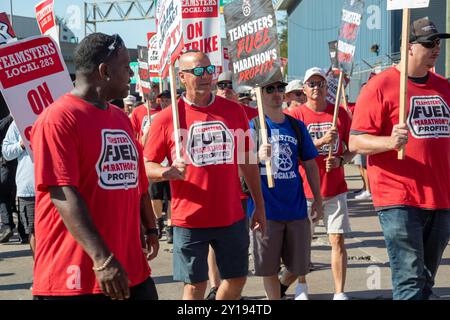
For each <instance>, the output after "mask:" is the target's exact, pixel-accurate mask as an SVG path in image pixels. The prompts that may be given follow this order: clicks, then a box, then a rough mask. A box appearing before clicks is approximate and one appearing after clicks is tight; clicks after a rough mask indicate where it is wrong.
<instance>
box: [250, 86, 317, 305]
mask: <svg viewBox="0 0 450 320" xmlns="http://www.w3.org/2000/svg"><path fill="white" fill-rule="evenodd" d="M285 89H286V83H284V82H282V81H278V82H275V83H272V84H269V85H267V86H265V87H263V88H262V101H263V106H264V114H265V121H266V124H267V133H268V137H269V143H268V144H261V145H259V142H258V141H259V139H258V137H257V136H256V135H259V134H260V133H259V132H257V131H256V132H254V135H255V139H254V140H255V141H257V143H256V145H257V147H258V159H259V160H268V159H272V171H273V172H272V173H273V177H274V182H275V187H274V188H271V189H269V187H268V184H267V176H266V175H265V174H261V186H262V190H263V194H264V202H265V207H266V215H267V232H266V235H265V236H262V235H261V234H259V233H255V232H253V233H252V242H253V256H254V261H255V275H257V276H260V277H263V283H264V289H265V292H266V295H267V298H268V299H270V300H279V299H280V297H281V290H280V281H279V280H278V271H279V268H280V261H283V263H284V265H285V267H286V269H287V270H289V272H290V274H292V275H293V277H294V280H295V278H296V277H298V276H304V275H306V274H307V273H308V270H309V261H310V252H311V232H310V230H311V226H310V221H309V219H308V213H307V205H306V198H305V193H304V190H303V189H304V187H303V185H302V180H301V177H300V173H299V163H301V166H302V167H303V168H304V170H305V172H306V175H307V177H306V179H307V181H308V183H309V184H310V185H311V189H312V190H313V193H314V195H315V196H314V201H313V204H312V208H313V212H314V213H313V215H314V217H313V219H314V221H316V220H317V221H318V220H319V219H320V218H321V217H322V197H321V195H320V179H319V169H318V168H317V164H316V161H315V160H314V159H315V157H316V156H317V150H316V148H315V146H314V144H313V141H312V140H311V137H310V136H309V134H308V131H307V129H306V126H305V124H304V123H302V122H301V121H298V120H297V119H294V118H292V117H290V116H288V115H286V114H284V113H283V109H282V104H283V101H284V92H285ZM255 121H256V120H252V121H250V127H251V128H252V129H259V128H258V122H255ZM259 127H260V126H259ZM264 168H265V166H264V165H263V164H261V172H264V171H263V170H264ZM253 208H254V201H253V198H250V199H249V201H248V214H249V215H250V216H251V213H252V211H253Z"/></svg>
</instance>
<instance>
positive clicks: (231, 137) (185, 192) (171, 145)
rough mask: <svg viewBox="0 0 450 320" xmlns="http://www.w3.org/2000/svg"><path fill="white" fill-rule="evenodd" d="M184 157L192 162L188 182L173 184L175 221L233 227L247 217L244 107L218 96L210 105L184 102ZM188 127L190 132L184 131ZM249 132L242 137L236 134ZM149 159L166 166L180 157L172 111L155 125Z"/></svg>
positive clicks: (181, 115) (190, 225) (181, 103)
mask: <svg viewBox="0 0 450 320" xmlns="http://www.w3.org/2000/svg"><path fill="white" fill-rule="evenodd" d="M178 110H179V111H178V112H179V120H180V128H181V129H182V130H181V131H182V141H183V142H182V147H183V151H182V153H183V155H184V156H183V158H184V160H185V161H186V163H188V166H187V173H186V178H185V180H183V181H170V188H171V192H172V202H171V205H172V223H173V224H174V225H176V226H180V227H186V228H209V227H224V226H230V225H232V224H233V223H235V222H237V221H239V220H241V219H242V218H244V213H243V210H242V206H241V202H240V194H241V185H240V181H239V176H238V165H237V155H238V152H240V153H242V152H243V151H245V152H247V151H248V150H249V148H250V146H249V142H248V138H249V137H250V136H249V135H248V132H247V130H248V128H249V125H248V120H247V117H246V115H245V113H244V112H243V109H242V107H241V106H240V105H239V104H237V103H236V102H233V101H231V100H228V99H225V98H221V97H218V96H216V97H215V100H214V101H213V102H212V104H210V105H209V106H206V107H197V106H193V105H190V104H189V103H188V102H187V101H185V100H184V99H183V98H182V99H179V100H178ZM183 129H184V130H183ZM238 129H239V131H241V132H247V138H246V139H239V138H238V136H239V135H235V134H234V130H238ZM147 141H151V143H146V145H145V147H144V157H145V158H146V159H147V160H149V161H151V162H156V163H160V162H162V161H163V160H164V158H165V157H167V159H168V160H169V163H172V161H173V160H174V156H175V141H174V138H173V122H172V109H171V108H166V109H164V110H162V111H161V112H160V113H159V114H158V116H157V117H156V118H155V119H154V122H153V124H152V125H151V126H150V132H149V136H148V140H147Z"/></svg>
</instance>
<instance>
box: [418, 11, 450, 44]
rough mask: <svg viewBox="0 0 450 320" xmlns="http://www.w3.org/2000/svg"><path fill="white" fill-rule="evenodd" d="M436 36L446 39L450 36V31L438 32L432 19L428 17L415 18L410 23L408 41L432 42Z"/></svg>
mask: <svg viewBox="0 0 450 320" xmlns="http://www.w3.org/2000/svg"><path fill="white" fill-rule="evenodd" d="M438 38H439V39H448V38H450V33H440V32H439V31H438V30H437V28H436V25H435V24H434V23H433V21H431V20H429V19H428V18H426V17H425V18H420V19H417V20H415V21H413V23H412V24H411V30H410V33H409V42H410V43H424V42H425V43H426V42H432V41H434V40H436V39H438Z"/></svg>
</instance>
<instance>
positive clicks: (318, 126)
mask: <svg viewBox="0 0 450 320" xmlns="http://www.w3.org/2000/svg"><path fill="white" fill-rule="evenodd" d="M332 126H333V124H332V123H331V122H323V123H311V124H309V125H308V132H309V135H310V136H311V138H312V140H313V141H314V140H316V139H320V138H322V137H323V136H325V134H326V133H327V131H328V130H330V128H331V127H332ZM339 140H340V139H339V138H338V139H337V140H336V142H335V143H334V145H333V153H336V152H337V151H338V149H339ZM329 146H330V145H328V144H326V145H323V146H322V147H320V149H319V150H317V151H318V152H319V154H320V155H328V151H329V150H330V148H329Z"/></svg>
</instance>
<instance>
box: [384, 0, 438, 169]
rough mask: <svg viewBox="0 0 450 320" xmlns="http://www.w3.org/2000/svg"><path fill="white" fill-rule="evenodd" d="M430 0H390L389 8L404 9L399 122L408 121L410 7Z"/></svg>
mask: <svg viewBox="0 0 450 320" xmlns="http://www.w3.org/2000/svg"><path fill="white" fill-rule="evenodd" d="M429 4H430V0H388V2H387V10H398V9H402V10H403V18H402V47H401V49H400V50H401V60H400V105H399V117H398V119H399V124H405V123H406V103H407V97H408V43H409V41H408V39H409V29H410V25H409V23H410V16H411V12H410V9H413V8H427V7H428V5H429ZM397 159H398V160H403V159H405V145H403V146H402V147H401V148H400V149H399V150H398V153H397Z"/></svg>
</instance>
